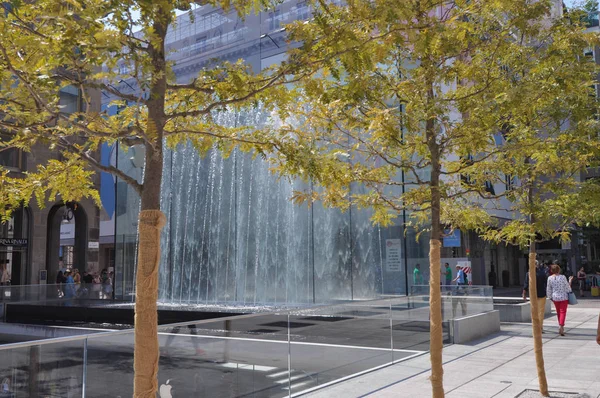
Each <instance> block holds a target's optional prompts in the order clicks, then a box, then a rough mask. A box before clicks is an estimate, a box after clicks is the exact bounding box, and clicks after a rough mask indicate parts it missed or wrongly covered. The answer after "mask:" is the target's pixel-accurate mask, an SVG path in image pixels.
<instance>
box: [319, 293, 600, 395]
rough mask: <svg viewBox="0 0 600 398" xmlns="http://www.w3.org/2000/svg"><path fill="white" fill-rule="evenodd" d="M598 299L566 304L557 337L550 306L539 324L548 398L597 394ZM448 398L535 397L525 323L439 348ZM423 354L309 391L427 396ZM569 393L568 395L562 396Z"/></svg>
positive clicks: (599, 348)
mask: <svg viewBox="0 0 600 398" xmlns="http://www.w3.org/2000/svg"><path fill="white" fill-rule="evenodd" d="M599 313H600V300H599V299H597V298H594V299H587V300H586V299H584V300H580V301H579V304H578V305H576V306H569V309H568V313H567V321H566V328H565V329H566V330H565V331H566V336H564V337H561V336H559V335H558V324H557V322H556V314H555V312H554V308H553V310H552V316H548V317H546V320H545V323H544V329H545V333H544V335H543V340H544V359H545V364H546V366H545V368H546V374H547V378H548V384H549V388H550V391H551V396H553V397H570V398H572V397H586V398H600V345H598V344H597V343H596V329H597V325H598V315H599ZM444 372H445V373H444V388H445V391H446V397H448V398H453V397H456V398H459V397H460V398H487V397H489V398H492V397H493V398H515V397H519V398H521V397H527V398H531V397H539V396H540V395H539V393H535V392H534V390H537V389H538V382H537V374H536V366H535V358H534V355H533V340H532V336H531V324H516V323H503V324H502V330H501V332H499V333H497V334H494V335H492V336H489V337H487V338H485V339H482V340H479V341H475V342H473V343H469V344H465V345H457V344H455V345H450V346H447V347H446V348H444ZM429 374H430V365H429V355H428V354H425V355H421V356H418V357H415V358H411V359H409V360H406V361H404V362H401V363H399V364H396V365H394V366H390V367H387V368H384V369H381V370H378V371H375V372H372V373H368V374H365V375H363V376H360V377H357V378H354V379H351V380H347V381H345V382H343V383H340V384H336V385H332V386H330V387H328V388H325V389H322V390H319V391H315V392H314V393H312V394H309V395H308V396H310V397H311V398H316V397H323V398H325V397H345V398H346V397H348V398H350V397H382V398H385V397H394V398H398V397H417V398H418V397H430V396H431V387H430V383H429V380H428V376H429ZM568 393H570V394H568Z"/></svg>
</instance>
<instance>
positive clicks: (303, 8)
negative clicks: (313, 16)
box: [296, 1, 310, 21]
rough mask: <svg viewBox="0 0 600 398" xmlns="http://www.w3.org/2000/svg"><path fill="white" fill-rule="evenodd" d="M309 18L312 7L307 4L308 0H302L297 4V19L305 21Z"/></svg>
mask: <svg viewBox="0 0 600 398" xmlns="http://www.w3.org/2000/svg"><path fill="white" fill-rule="evenodd" d="M308 18H310V8H309V7H308V4H306V1H301V2H299V3H298V4H296V19H297V20H301V21H304V20H307V19H308Z"/></svg>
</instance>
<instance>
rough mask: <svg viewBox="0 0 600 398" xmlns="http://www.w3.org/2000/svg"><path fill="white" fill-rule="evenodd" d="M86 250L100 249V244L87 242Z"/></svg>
mask: <svg viewBox="0 0 600 398" xmlns="http://www.w3.org/2000/svg"><path fill="white" fill-rule="evenodd" d="M88 249H100V242H88Z"/></svg>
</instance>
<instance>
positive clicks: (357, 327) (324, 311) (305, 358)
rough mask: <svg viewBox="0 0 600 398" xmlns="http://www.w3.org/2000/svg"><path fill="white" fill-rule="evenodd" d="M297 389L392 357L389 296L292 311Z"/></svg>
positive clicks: (292, 373) (293, 371)
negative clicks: (387, 297)
mask: <svg viewBox="0 0 600 398" xmlns="http://www.w3.org/2000/svg"><path fill="white" fill-rule="evenodd" d="M290 334H291V371H290V381H291V388H292V393H294V394H295V393H298V392H300V391H304V390H307V389H310V388H313V387H315V386H318V385H321V384H324V383H328V382H331V381H333V380H337V379H340V378H342V377H346V376H349V375H352V374H355V373H358V372H362V371H365V370H368V369H372V368H374V367H377V366H381V365H384V364H388V363H390V362H391V361H392V351H391V338H390V300H389V299H385V298H384V299H380V300H369V301H360V302H352V303H344V304H339V305H334V306H325V307H320V308H311V309H306V310H299V311H298V310H297V311H291V312H290Z"/></svg>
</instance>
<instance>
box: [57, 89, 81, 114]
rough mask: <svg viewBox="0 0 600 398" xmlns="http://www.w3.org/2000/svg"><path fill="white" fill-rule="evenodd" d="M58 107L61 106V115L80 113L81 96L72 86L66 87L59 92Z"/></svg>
mask: <svg viewBox="0 0 600 398" xmlns="http://www.w3.org/2000/svg"><path fill="white" fill-rule="evenodd" d="M59 95H60V98H59V105H60V106H61V109H60V110H61V112H62V113H67V114H70V113H75V112H80V111H81V110H82V109H81V106H80V103H81V96H80V95H79V90H78V89H77V88H76V87H73V86H67V87H64V88H62V89H61V90H60V93H59Z"/></svg>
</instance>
